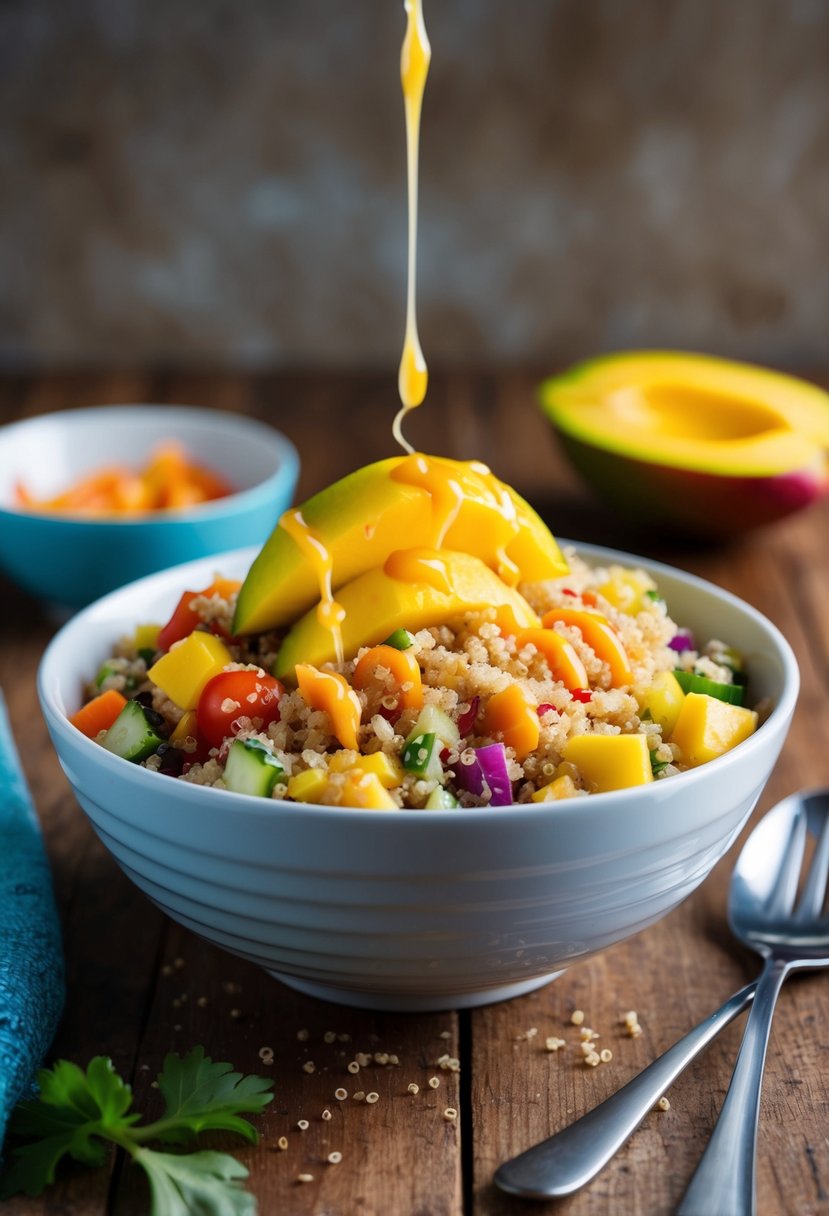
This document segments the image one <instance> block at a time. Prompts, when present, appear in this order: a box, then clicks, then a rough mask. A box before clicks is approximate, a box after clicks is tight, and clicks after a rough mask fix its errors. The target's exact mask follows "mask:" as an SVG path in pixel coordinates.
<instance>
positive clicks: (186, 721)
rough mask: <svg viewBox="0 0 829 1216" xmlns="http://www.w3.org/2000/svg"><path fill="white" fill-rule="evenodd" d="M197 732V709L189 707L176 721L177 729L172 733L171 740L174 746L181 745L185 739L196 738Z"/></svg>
mask: <svg viewBox="0 0 829 1216" xmlns="http://www.w3.org/2000/svg"><path fill="white" fill-rule="evenodd" d="M197 734H198V727H197V725H196V711H195V709H188V710H187V711H186V712H185V713H183V714H182V715H181V717H180V718H179V720H178V722H177V723H176V727H175V730H174V731H173V733H172V734H171V735H170V742H171V743H172V745H173V747H180V746H181V744H182V743H184V740H185V739H188V738H190V739H195V738H197Z"/></svg>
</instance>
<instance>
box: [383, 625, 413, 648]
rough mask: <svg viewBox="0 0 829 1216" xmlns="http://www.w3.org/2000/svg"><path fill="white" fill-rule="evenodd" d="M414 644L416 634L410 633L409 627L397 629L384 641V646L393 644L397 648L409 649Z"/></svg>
mask: <svg viewBox="0 0 829 1216" xmlns="http://www.w3.org/2000/svg"><path fill="white" fill-rule="evenodd" d="M414 644H415V639H414V634H413V633H409V631H408V629H395V631H394V633H390V634H389V636H388V637H387V638H386V640H385V642H384V643H383V645H384V646H393V647H394V649H395V650H408V649H409V647H410V646H414Z"/></svg>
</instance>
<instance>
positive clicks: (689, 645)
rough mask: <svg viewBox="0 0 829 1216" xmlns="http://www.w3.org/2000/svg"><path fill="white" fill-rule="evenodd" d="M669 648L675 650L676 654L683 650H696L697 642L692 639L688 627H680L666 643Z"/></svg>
mask: <svg viewBox="0 0 829 1216" xmlns="http://www.w3.org/2000/svg"><path fill="white" fill-rule="evenodd" d="M668 645H669V646H670V648H671V650H675V651H676V652H677V654H682V652H683V650H696V648H697V644H696V642H695V640H694V635H693V634H692V633H691V631H690V629H680V630H679V631H678V632H677V633H675V634H674V636H673V637H672V638H671V640H670V642H669V643H668Z"/></svg>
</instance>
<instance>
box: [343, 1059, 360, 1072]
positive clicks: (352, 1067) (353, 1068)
mask: <svg viewBox="0 0 829 1216" xmlns="http://www.w3.org/2000/svg"><path fill="white" fill-rule="evenodd" d="M346 1068H347V1069H348V1071H349V1072H350V1073H352V1074H354V1073H358V1072H359V1071H360V1065H359V1064H358V1063H357V1061H356V1060H349V1062H348V1064H347V1065H346Z"/></svg>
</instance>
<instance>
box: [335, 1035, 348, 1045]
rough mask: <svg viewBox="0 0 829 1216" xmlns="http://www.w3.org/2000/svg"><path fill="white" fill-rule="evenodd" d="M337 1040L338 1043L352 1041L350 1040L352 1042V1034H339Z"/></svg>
mask: <svg viewBox="0 0 829 1216" xmlns="http://www.w3.org/2000/svg"><path fill="white" fill-rule="evenodd" d="M337 1042H338V1043H350V1042H351V1035H350V1034H338V1035H337Z"/></svg>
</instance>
